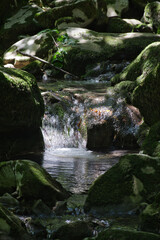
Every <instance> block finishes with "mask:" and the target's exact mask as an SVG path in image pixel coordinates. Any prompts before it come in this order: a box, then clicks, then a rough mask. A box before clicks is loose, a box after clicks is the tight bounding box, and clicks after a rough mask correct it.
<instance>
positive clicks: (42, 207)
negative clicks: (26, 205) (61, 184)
mask: <svg viewBox="0 0 160 240" xmlns="http://www.w3.org/2000/svg"><path fill="white" fill-rule="evenodd" d="M32 212H33V213H34V214H36V215H37V216H38V217H41V218H46V217H47V218H49V217H53V215H54V214H53V212H52V211H51V209H50V208H49V207H48V206H47V205H46V204H45V203H44V202H43V201H42V200H41V199H39V200H37V201H36V202H35V203H34V205H33V207H32Z"/></svg>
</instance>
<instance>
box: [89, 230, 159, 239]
mask: <svg viewBox="0 0 160 240" xmlns="http://www.w3.org/2000/svg"><path fill="white" fill-rule="evenodd" d="M91 239H94V240H159V239H160V236H159V235H158V234H153V233H147V232H142V231H136V230H126V229H109V230H106V231H103V232H101V233H99V235H98V237H96V238H88V239H86V240H91Z"/></svg>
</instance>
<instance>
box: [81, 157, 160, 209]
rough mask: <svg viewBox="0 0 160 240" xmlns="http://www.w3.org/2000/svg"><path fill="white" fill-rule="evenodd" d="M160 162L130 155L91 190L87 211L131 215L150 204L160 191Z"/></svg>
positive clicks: (100, 178)
mask: <svg viewBox="0 0 160 240" xmlns="http://www.w3.org/2000/svg"><path fill="white" fill-rule="evenodd" d="M159 174H160V159H158V158H153V157H150V156H147V155H143V154H128V155H125V156H123V157H122V158H121V159H120V161H119V162H118V163H117V164H116V165H114V166H113V167H112V168H111V169H109V170H108V171H107V172H106V173H105V174H103V175H101V176H100V177H99V178H98V179H97V180H96V181H95V182H94V183H93V185H92V186H91V188H90V189H89V192H88V196H87V199H86V202H85V210H86V211H89V210H90V211H92V212H93V211H101V213H102V214H122V213H127V212H128V211H131V210H133V209H135V208H136V207H138V206H139V204H140V203H142V202H147V201H148V200H149V198H150V197H153V195H155V193H156V191H157V190H158V189H159V186H160V180H159Z"/></svg>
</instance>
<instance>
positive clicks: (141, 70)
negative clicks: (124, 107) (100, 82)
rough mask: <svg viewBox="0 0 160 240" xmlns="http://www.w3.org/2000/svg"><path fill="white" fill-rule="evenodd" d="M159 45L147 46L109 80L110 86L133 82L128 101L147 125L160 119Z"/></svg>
mask: <svg viewBox="0 0 160 240" xmlns="http://www.w3.org/2000/svg"><path fill="white" fill-rule="evenodd" d="M159 49H160V43H159V42H155V43H152V44H150V45H149V46H147V47H146V48H145V49H144V50H143V51H142V52H141V53H140V54H139V56H138V57H137V58H136V59H135V60H134V61H133V62H132V63H131V64H130V65H129V66H128V67H127V68H126V69H125V70H124V71H123V72H122V73H120V74H118V75H116V76H115V77H113V78H112V79H111V84H113V85H115V84H116V83H119V82H122V81H133V82H134V83H135V88H134V89H132V91H131V92H130V101H131V102H132V104H133V105H134V106H136V107H137V108H139V110H140V112H141V114H142V115H143V116H144V120H145V122H146V123H147V124H148V125H150V126H151V125H153V124H154V123H156V122H157V121H159V119H160V109H159V105H160V101H159V100H160V99H159V90H160V81H159V76H160V65H159V61H160V55H159V54H158V53H159Z"/></svg>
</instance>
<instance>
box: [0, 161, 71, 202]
mask: <svg viewBox="0 0 160 240" xmlns="http://www.w3.org/2000/svg"><path fill="white" fill-rule="evenodd" d="M0 176H1V181H0V194H1V195H2V194H4V193H6V192H7V193H13V192H15V191H17V196H18V197H19V198H20V199H21V200H24V201H26V202H27V204H29V203H31V204H33V202H34V201H35V200H39V199H41V200H42V201H43V202H44V203H45V204H47V205H49V206H54V205H55V203H56V201H59V200H64V199H66V198H67V197H69V196H70V194H69V192H67V191H66V190H65V189H64V188H63V187H62V186H61V184H60V183H58V182H57V181H56V180H55V179H53V178H52V177H51V176H50V175H49V174H48V173H47V172H46V171H45V170H44V169H43V168H42V167H40V166H39V165H38V164H37V163H35V162H32V161H29V160H14V161H7V162H1V163H0Z"/></svg>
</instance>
